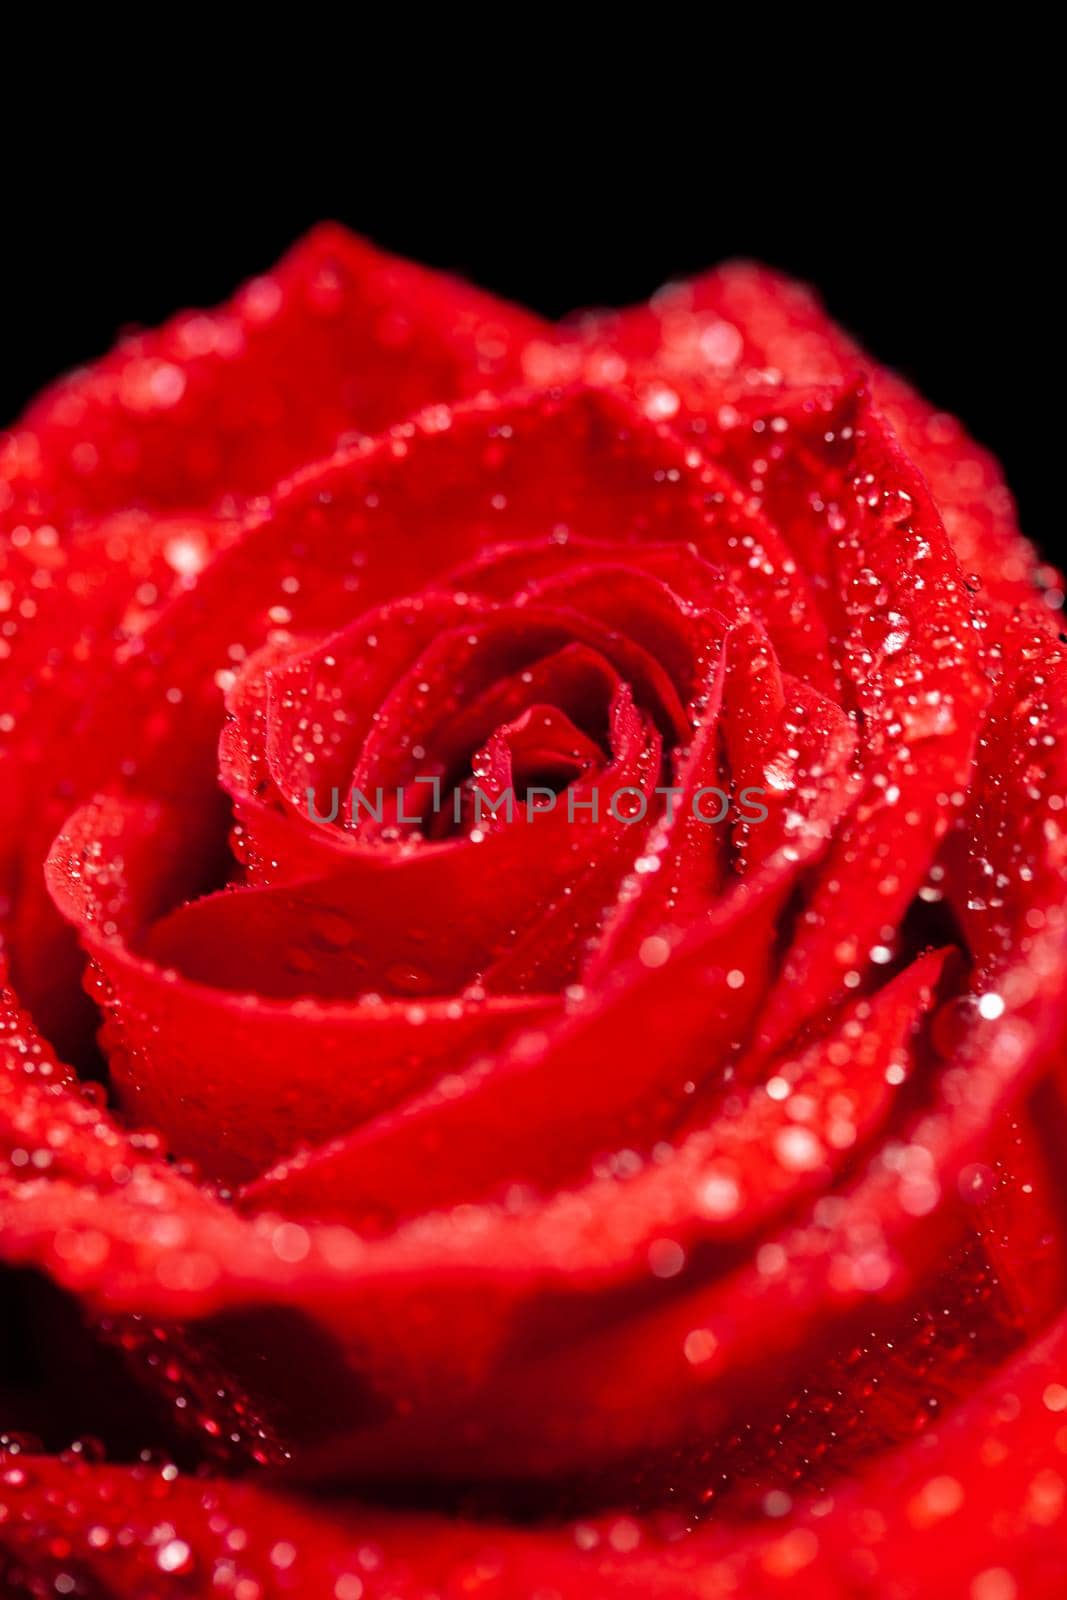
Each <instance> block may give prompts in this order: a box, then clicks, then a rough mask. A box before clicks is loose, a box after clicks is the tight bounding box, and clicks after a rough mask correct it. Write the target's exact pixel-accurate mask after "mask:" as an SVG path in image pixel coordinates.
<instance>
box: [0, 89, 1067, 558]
mask: <svg viewBox="0 0 1067 1600" xmlns="http://www.w3.org/2000/svg"><path fill="white" fill-rule="evenodd" d="M899 87H900V89H901V91H902V93H903V94H904V100H905V101H907V99H908V95H909V94H910V93H912V92H913V93H914V95H915V96H916V97H919V96H921V93H922V90H921V88H920V87H915V88H914V90H913V86H912V85H910V83H901V84H900V85H899ZM984 94H985V88H984V87H983V88H982V92H981V94H979V95H978V96H977V97H976V98H975V100H974V102H973V103H972V104H971V105H970V108H969V110H967V109H966V108H965V111H964V114H962V115H960V114H957V113H956V112H955V111H954V112H953V115H952V116H951V117H950V118H948V119H947V120H946V121H945V122H944V123H942V124H939V125H937V126H934V125H933V123H932V122H930V121H929V120H928V118H927V115H926V112H927V108H925V107H921V108H920V109H921V111H922V116H921V117H920V118H919V120H918V121H916V118H915V108H914V107H913V106H910V105H904V104H903V103H902V104H901V105H900V106H898V107H897V108H896V114H897V115H898V116H899V117H900V118H901V120H902V123H903V124H906V125H907V126H910V127H911V130H912V135H913V137H912V139H911V141H910V143H908V142H906V141H905V140H904V139H903V138H902V137H900V136H899V132H898V129H897V128H896V127H895V126H893V127H891V129H890V133H889V137H888V138H883V139H882V141H881V143H880V144H879V145H878V146H877V147H876V146H875V145H874V144H873V143H872V139H871V133H870V129H868V128H865V127H863V126H861V125H853V124H852V123H851V122H849V121H848V120H847V119H846V120H845V121H844V122H838V123H835V125H834V127H833V129H832V130H831V131H827V129H825V128H824V127H823V126H822V124H821V123H818V124H817V125H815V126H811V125H809V124H807V123H805V121H804V117H803V115H801V116H800V117H799V119H798V120H797V122H796V123H795V125H791V126H787V127H784V128H783V127H782V126H778V127H776V128H775V129H773V130H772V129H769V128H766V127H764V128H761V127H760V125H759V118H758V117H755V118H750V119H749V121H748V122H747V123H743V124H740V125H739V124H738V122H737V120H736V112H734V111H733V110H732V111H731V113H730V116H729V117H727V118H724V119H720V120H719V121H716V120H715V119H714V118H711V119H710V120H709V121H707V123H706V124H704V123H702V124H701V137H700V139H699V141H697V140H694V139H693V138H692V137H689V138H687V140H686V143H685V159H684V160H681V159H679V154H680V152H679V148H678V144H677V141H674V140H672V138H671V130H670V127H669V125H668V126H667V130H666V135H665V138H664V139H663V140H661V141H657V140H656V139H649V138H647V137H644V135H643V131H642V129H641V128H640V127H638V128H637V129H636V131H635V130H631V133H633V138H632V140H631V142H629V143H628V142H627V141H626V139H618V138H616V132H617V130H616V129H614V128H611V129H604V130H601V131H600V132H597V131H596V130H595V128H594V131H593V133H592V134H591V135H589V134H588V133H587V134H586V135H585V136H584V137H583V138H582V139H581V140H578V139H575V140H574V141H573V142H566V141H565V142H564V145H563V146H562V148H557V149H555V150H553V151H552V152H551V153H550V154H547V155H542V154H539V155H535V156H532V157H531V156H530V155H529V154H527V155H526V156H525V157H523V158H519V157H517V156H516V155H515V153H514V151H513V150H512V148H511V146H510V137H511V135H510V132H508V133H503V134H502V133H501V130H500V129H499V128H494V126H493V125H492V120H491V118H488V119H487V126H486V129H485V130H483V131H482V133H480V134H475V136H474V137H473V138H466V139H464V140H463V141H462V143H461V144H460V143H457V142H456V140H455V139H454V138H453V136H452V135H451V134H450V133H449V131H448V127H447V124H446V123H445V122H441V123H440V124H438V125H436V126H435V127H433V128H431V130H430V131H429V132H428V133H427V132H426V131H421V132H420V135H419V141H418V143H417V144H416V145H414V146H411V147H409V148H408V149H407V150H406V151H405V154H404V156H403V157H402V158H398V157H397V155H396V152H395V150H393V149H392V147H391V146H390V147H389V148H388V150H387V140H386V135H385V134H383V133H382V132H381V130H379V133H378V137H377V143H374V144H371V145H368V144H367V141H366V136H365V134H363V133H362V131H361V130H360V129H357V128H356V127H355V126H352V127H344V126H343V125H342V128H341V130H340V131H338V128H337V126H336V124H335V125H334V126H333V127H331V129H330V130H329V132H325V133H323V135H322V138H321V139H320V140H319V141H318V142H317V143H316V144H314V145H313V146H312V149H311V152H310V153H309V152H308V151H307V150H305V149H304V148H303V147H301V149H300V151H299V153H297V154H294V151H293V149H291V148H290V147H289V145H288V142H287V139H286V138H285V137H284V135H283V137H282V139H281V141H280V143H275V144H274V145H272V146H271V147H270V148H267V147H265V146H264V145H263V144H262V143H261V142H260V140H259V135H258V133H257V134H256V136H255V137H251V136H245V137H243V138H240V137H239V138H238V139H237V140H236V141H235V142H231V143H222V144H216V145H212V146H209V147H207V148H205V149H202V150H199V151H196V152H194V153H190V152H189V151H188V150H182V151H180V152H175V151H171V152H168V153H167V154H166V155H161V154H160V153H159V152H158V151H152V152H151V157H150V160H148V162H147V164H146V155H145V152H144V151H143V150H142V149H141V148H140V144H139V134H138V131H137V130H136V129H135V130H134V131H133V132H131V134H130V135H129V137H127V138H125V139H120V140H119V141H118V142H117V143H114V142H113V143H111V144H109V145H108V147H107V149H106V150H103V151H101V150H98V149H96V148H93V149H92V151H91V154H88V153H87V154H84V155H83V154H82V152H80V150H79V152H78V158H77V159H75V158H74V157H72V155H71V153H70V151H69V149H68V151H67V153H66V154H65V155H64V157H63V158H62V159H61V160H59V161H58V162H56V161H51V160H49V159H48V158H45V159H44V161H43V162H42V163H41V164H39V165H37V166H35V167H32V168H31V169H30V170H29V172H28V174H27V173H26V172H25V171H24V170H22V169H19V170H16V171H15V172H14V173H13V174H12V175H11V176H12V177H13V179H14V181H15V193H14V195H13V196H12V195H11V191H10V189H9V190H8V196H9V197H8V200H7V202H6V208H5V216H6V219H7V224H8V227H9V234H10V237H9V241H8V242H7V243H6V245H5V247H4V249H3V250H2V251H0V316H2V319H3V324H4V344H3V362H2V370H0V425H3V424H4V423H6V422H8V421H10V420H13V419H14V418H15V417H16V416H17V414H18V412H19V410H20V409H21V407H22V406H23V405H24V404H25V402H26V401H27V399H28V398H29V397H30V396H31V395H32V394H33V392H34V391H35V390H36V389H37V388H39V387H40V386H41V385H42V384H43V383H45V382H46V381H48V379H50V378H51V377H53V376H54V375H56V374H57V373H58V372H60V371H62V370H64V369H66V368H69V367H71V366H73V365H76V364H78V363H80V362H82V361H84V360H86V359H88V358H91V357H92V356H94V355H97V354H99V353H100V352H101V351H103V350H104V349H106V348H107V346H108V345H109V344H110V343H111V341H112V340H113V339H114V337H115V334H116V332H117V331H118V330H119V329H120V328H121V327H123V326H128V325H135V324H152V323H155V322H157V321H159V320H160V319H161V318H163V317H165V316H166V315H167V314H168V313H169V312H171V311H173V310H176V309H178V308H179V307H182V306H187V305H210V304H212V303H214V302H216V301H218V300H220V299H222V298H224V297H225V296H226V295H227V294H228V293H229V292H230V291H231V289H232V288H233V287H234V286H235V285H236V284H237V283H238V282H239V281H240V280H241V279H242V278H245V277H247V276H249V275H251V274H254V273H256V272H258V271H260V270H262V269H263V268H265V267H266V266H268V265H269V264H270V263H271V262H272V261H273V260H274V259H276V258H277V256H278V255H279V254H280V253H281V252H282V251H283V250H284V249H285V247H286V246H287V245H288V244H289V243H290V242H291V241H292V240H293V239H294V238H295V237H296V236H297V235H298V234H299V233H300V232H301V231H302V230H303V229H305V228H306V227H307V226H309V225H310V224H311V223H312V222H313V221H315V220H316V219H318V218H321V217H324V216H332V217H335V218H337V219H339V220H341V221H344V222H346V223H348V224H349V225H350V226H352V227H354V228H356V229H357V230H359V231H362V232H365V233H367V234H369V235H370V236H371V237H372V238H373V239H375V240H376V241H378V242H379V243H380V244H382V245H384V246H386V247H388V248H391V249H393V250H396V251H399V252H401V253H403V254H407V255H410V256H413V257H416V258H418V259H420V260H422V261H424V262H428V263H431V264H433V265H436V266H441V267H447V268H451V269H454V270H457V271H459V272H461V273H463V274H465V275H466V276H468V277H469V278H471V279H473V280H475V281H477V282H478V283H480V284H482V285H484V286H486V287H488V288H491V289H494V290H496V291H498V292H499V293H501V294H503V295H506V296H509V297H511V298H513V299H516V300H520V301H524V302H526V303H527V304H529V305H530V306H532V307H534V308H536V309H537V310H539V311H541V312H544V313H547V314H550V315H560V314H562V313H564V312H566V311H568V310H572V309H574V308H576V307H579V306H582V305H588V304H601V305H609V304H619V303H624V302H627V301H632V300H635V299H638V298H641V297H643V296H645V295H647V294H648V293H649V292H650V291H651V290H653V289H654V288H656V287H657V285H658V284H660V283H661V282H663V281H664V280H665V279H667V278H671V277H676V276H679V275H681V274H684V273H687V272H694V271H699V270H700V269H702V268H704V267H706V266H709V265H711V264H712V263H714V262H715V261H718V260H721V259H722V258H724V257H727V256H732V255H749V256H755V257H759V258H762V259H764V260H766V261H768V262H770V263H772V264H773V265H775V266H778V267H781V268H784V269H786V270H788V271H790V272H792V273H794V274H796V275H798V276H800V277H802V278H805V279H807V280H808V281H810V282H811V283H813V284H815V285H816V286H817V287H818V288H819V290H820V291H821V293H822V295H823V297H824V299H825V300H826V302H827V303H828V305H829V307H830V309H831V310H832V312H833V313H834V314H835V316H836V317H837V318H838V319H839V320H840V321H841V322H842V323H844V324H845V325H846V326H847V327H848V328H850V329H851V330H852V331H853V332H854V333H856V334H857V335H858V336H859V337H860V338H861V339H862V341H863V342H864V343H865V344H866V345H867V347H868V348H869V349H870V350H871V351H872V352H873V353H875V354H876V355H877V356H878V357H879V358H880V359H881V360H883V361H884V362H886V363H888V364H891V365H895V366H896V367H898V368H899V369H900V370H902V371H903V372H904V373H906V374H907V375H908V376H909V377H910V378H911V379H912V380H913V381H914V382H915V383H917V384H918V385H919V387H920V388H922V389H923V391H924V392H925V393H926V394H927V395H928V396H929V397H930V398H931V399H932V400H933V401H935V402H936V403H937V404H938V405H941V406H943V407H945V408H946V409H948V410H952V411H954V412H956V413H957V414H958V415H960V416H961V417H962V418H963V419H964V421H965V422H966V424H967V425H968V427H969V428H970V430H971V431H972V433H974V434H975V435H976V436H977V437H978V438H979V439H980V440H982V441H983V442H984V443H986V444H988V445H989V446H990V447H991V448H992V449H993V450H995V451H996V452H997V454H998V455H999V456H1000V457H1001V459H1002V461H1003V462H1004V464H1005V467H1006V469H1007V473H1008V476H1009V480H1010V482H1011V484H1012V487H1013V488H1014V490H1015V492H1016V494H1017V496H1018V499H1019V501H1020V506H1021V511H1022V516H1023V522H1024V526H1025V528H1026V530H1027V531H1028V532H1029V533H1030V535H1031V537H1033V538H1034V539H1035V540H1036V541H1038V542H1039V543H1040V544H1041V545H1042V546H1043V547H1044V548H1045V550H1046V551H1047V552H1048V553H1049V554H1050V555H1053V556H1057V555H1058V554H1059V550H1058V548H1057V538H1058V526H1059V522H1060V512H1059V502H1060V500H1061V498H1062V494H1061V492H1060V489H1059V480H1060V478H1061V476H1062V472H1061V459H1062V452H1061V449H1060V446H1059V443H1058V438H1057V435H1058V431H1059V430H1058V420H1057V419H1058V405H1059V401H1058V398H1057V387H1058V385H1057V380H1056V378H1055V373H1056V371H1057V370H1058V368H1059V367H1061V366H1062V354H1063V352H1062V316H1061V312H1060V298H1061V289H1060V282H1059V279H1060V276H1061V273H1060V257H1061V254H1062V250H1061V247H1060V246H1059V244H1058V243H1057V242H1056V241H1057V237H1058V230H1059V222H1058V220H1057V214H1056V204H1055V193H1056V192H1057V188H1058V185H1059V183H1060V182H1061V181H1062V178H1061V175H1059V174H1058V172H1057V168H1056V166H1055V163H1054V162H1053V160H1052V159H1051V157H1050V156H1049V154H1048V149H1049V145H1048V140H1047V138H1046V137H1045V135H1044V134H1043V133H1042V132H1040V131H1035V130H1034V129H1033V128H1032V127H1021V126H1020V125H1019V123H1018V121H1017V120H1014V118H1015V114H1014V113H1012V115H1011V117H1008V118H1005V117H1004V116H1002V117H1001V118H1000V119H997V118H991V116H990V114H989V104H988V102H987V100H986V99H985V98H983V95H984ZM638 109H640V108H638ZM905 112H906V113H907V114H906V115H905ZM1007 122H1011V132H1010V135H1009V133H1008V131H1007V126H1006V124H1007ZM900 131H902V130H900ZM327 150H329V151H330V152H331V155H332V159H331V160H330V161H327V160H325V159H324V152H325V151H327ZM412 150H414V151H415V154H414V156H412V154H411V151H412ZM386 156H388V158H387V159H386ZM20 172H21V187H20V183H19V179H20Z"/></svg>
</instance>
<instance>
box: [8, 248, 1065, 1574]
mask: <svg viewBox="0 0 1067 1600" xmlns="http://www.w3.org/2000/svg"><path fill="white" fill-rule="evenodd" d="M1060 593H1061V591H1060V590H1059V589H1058V588H1057V587H1056V586H1055V582H1054V574H1051V573H1050V571H1049V570H1048V569H1047V568H1044V567H1042V566H1041V564H1040V563H1039V561H1038V559H1037V557H1036V556H1035V555H1034V552H1033V551H1032V549H1031V548H1030V546H1029V545H1028V544H1027V543H1026V542H1025V540H1024V539H1023V538H1022V537H1021V535H1020V534H1019V532H1018V529H1017V528H1016V526H1015V522H1014V516H1013V511H1012V504H1011V500H1010V497H1009V495H1008V493H1007V491H1006V489H1005V488H1004V486H1003V484H1002V482H1001V480H1000V477H999V474H998V470H997V468H996V466H995V464H994V463H993V462H992V461H991V460H990V458H989V457H987V456H986V455H985V453H984V452H982V451H981V450H979V449H978V447H977V446H975V445H973V444H972V443H971V442H970V441H969V440H968V439H967V437H966V435H965V434H964V433H963V430H962V429H961V427H960V425H959V424H958V423H957V422H955V421H954V419H951V418H949V417H946V416H944V415H943V414H941V413H939V412H937V411H936V410H935V409H934V408H933V407H931V406H929V405H927V403H926V402H925V401H924V400H922V399H921V398H920V397H919V396H917V395H916V394H914V393H913V392H912V391H911V390H910V389H909V388H908V387H907V386H906V385H905V384H904V383H903V382H902V381H901V380H899V379H898V378H896V377H895V376H894V375H892V374H891V373H887V372H885V371H883V370H881V369H880V368H878V367H876V366H874V365H873V364H872V363H871V362H870V361H868V360H867V358H866V357H864V356H863V355H862V353H861V352H860V351H859V350H858V349H857V348H856V346H855V345H854V344H853V343H852V341H851V340H850V339H849V338H848V337H847V336H846V335H845V334H843V333H842V332H841V331H840V330H838V329H837V328H835V327H834V326H833V324H832V323H830V322H829V321H828V320H827V319H826V317H825V316H824V314H823V313H822V311H821V309H820V308H819V306H818V304H817V303H816V301H815V300H814V299H813V298H812V296H811V295H810V294H809V292H808V291H807V290H805V289H802V288H800V287H798V286H796V285H794V284H791V283H788V282H786V281H785V280H783V279H780V278H778V277H777V276H775V275H774V274H772V273H770V272H768V271H766V270H765V269H763V268H761V267H756V266H751V265H747V264H731V265H727V266H725V267H721V268H718V269H716V270H715V271H713V272H711V273H709V274H707V275H706V276H704V277H702V278H699V279H696V280H695V281H694V282H692V283H690V284H681V285H672V286H668V287H667V288H666V289H664V290H663V291H661V292H660V293H659V294H657V295H656V296H655V297H654V299H653V301H652V302H651V303H650V304H649V305H648V306H646V307H639V308H635V309H632V310H629V311H624V312H611V313H598V314H597V315H595V316H585V317H577V318H574V319H571V320H569V321H568V322H566V323H564V324H563V325H561V326H559V327H553V326H550V325H548V324H545V323H543V322H542V321H540V320H539V319H538V318H536V317H534V316H532V315H529V314H527V313H526V312H523V311H521V310H518V309H516V308H513V307H510V306H507V305H504V304H501V303H499V302H497V301H495V300H493V299H492V298H491V297H490V296H487V295H485V294H483V293H481V292H480V291H477V290H475V289H472V288H469V287H466V286H464V285H462V284H460V283H458V282H455V281H453V280H451V279H449V278H446V277H443V276H441V275H438V274H435V273H431V272H428V271H424V270H423V269H421V268H419V267H417V266H414V265H411V264H409V263H406V262H400V261H396V260H394V259H392V258H389V257H387V256H384V255H383V254H381V253H380V252H378V251H377V250H376V249H374V248H373V247H372V246H370V245H369V244H367V243H365V242H363V241H361V240H358V239H356V238H354V237H353V236H351V235H349V234H348V233H346V232H345V231H344V230H343V229H340V228H337V227H334V226H332V225H330V226H323V227H320V228H318V229H316V230H315V231H314V232H313V233H312V234H311V235H309V236H308V238H307V239H305V240H303V241H301V242H300V243H298V244H297V245H296V246H295V247H294V248H293V250H292V251H291V252H290V253H289V255H288V256H287V257H286V258H285V259H284V260H283V261H282V262H281V263H280V264H279V265H278V266H277V267H276V268H275V269H273V270H272V271H271V272H270V273H268V274H266V275H264V276H262V277H260V278H258V279H255V280H253V281H252V282H251V283H249V284H247V285H246V286H245V287H244V288H243V289H242V290H240V291H239V292H238V293H237V295H236V296H235V297H234V299H233V300H232V301H231V302H230V303H229V304H228V305H226V306H224V307H222V308H220V309H219V310H217V311H214V312H211V313H191V312H190V313H183V314H182V315H180V316H178V317H176V318H175V319H173V320H172V322H170V323H169V324H167V325H166V326H165V327H164V328H162V329H161V330H159V331H158V332H155V333H145V334H137V335H132V336H130V337H128V338H126V339H125V340H124V341H123V342H122V343H121V344H120V345H119V346H118V347H117V348H116V349H115V350H114V351H113V352H112V353H111V354H110V355H108V356H107V357H105V358H104V359H103V360H102V361H100V362H99V363H97V364H96V365H94V366H92V367H91V368H89V369H87V370H85V371H83V372H80V373H76V374H74V375H72V376H71V377H69V378H67V379H64V380H62V381H61V382H60V383H58V384H57V385H55V386H54V387H53V388H52V389H51V390H49V391H48V392H46V393H45V394H44V395H43V396H42V397H41V398H40V399H39V400H38V401H37V402H35V404H34V405H33V406H31V408H30V409H29V411H28V412H27V414H26V416H25V418H24V419H23V420H22V421H21V422H20V423H18V424H17V425H16V426H15V427H14V428H13V429H12V430H11V431H10V432H9V433H8V434H6V435H0V739H2V741H3V742H2V747H0V775H2V777H3V782H2V783H0V795H2V804H3V821H4V822H5V824H6V826H5V827H4V829H3V846H2V849H0V910H2V915H3V929H2V931H3V949H4V962H5V968H4V975H5V979H6V981H7V982H8V984H9V987H6V988H5V989H4V991H3V995H2V999H0V1261H2V1262H3V1265H2V1267H0V1275H2V1277H0V1281H2V1282H3V1285H4V1290H5V1296H6V1298H5V1303H4V1314H3V1315H4V1322H3V1331H2V1334H0V1583H2V1584H3V1585H4V1593H5V1594H7V1593H10V1594H11V1595H12V1596H13V1600H18V1597H22V1596H41V1595H55V1594H60V1595H67V1594H70V1595H84V1596H89V1597H94V1600H95V1597H97V1596H112V1595H114V1596H116V1597H126V1596H129V1597H141V1596H156V1595H161V1596H162V1595H170V1594H171V1593H173V1594H175V1595H186V1596H194V1595H195V1596H205V1597H206V1596H209V1595H211V1596H215V1595H228V1596H232V1597H233V1600H268V1597H272V1596H285V1595H290V1596H307V1597H309V1600H319V1597H323V1600H364V1597H367V1600H371V1597H375V1596H377V1597H380V1600H387V1597H388V1600H401V1597H403V1600H407V1597H411V1600H416V1597H419V1600H431V1597H433V1600H443V1597H449V1600H452V1597H456V1600H458V1597H459V1596H464V1595H485V1596H486V1597H487V1600H489V1597H499V1600H534V1597H537V1600H550V1597H551V1600H599V1597H600V1596H604V1597H607V1596H615V1595H633V1596H635V1597H637V1596H642V1597H643V1596H663V1597H673V1596H678V1597H681V1596H699V1597H701V1600H718V1597H720V1596H721V1597H723V1600H726V1597H728V1596H730V1597H738V1596H745V1597H748V1596H753V1597H757V1596H775V1595H779V1594H783V1595H784V1594H792V1595H796V1596H804V1597H806V1596H816V1595H818V1596H824V1595H825V1596H828V1597H830V1600H834V1597H838V1596H840V1597H842V1600H844V1597H846V1596H850V1597H851V1596H855V1597H860V1596H864V1597H876V1600H905V1597H912V1600H927V1597H929V1600H934V1597H937V1600H943V1597H952V1596H959V1597H961V1600H1030V1597H1037V1600H1042V1597H1045V1596H1048V1597H1050V1600H1051V1597H1053V1596H1058V1595H1059V1594H1060V1593H1061V1592H1062V1574H1063V1571H1064V1564H1065V1561H1067V1533H1065V1528H1067V1523H1065V1520H1064V1519H1065V1504H1067V1421H1065V1420H1063V1419H1062V1418H1061V1413H1065V1412H1067V1333H1065V1322H1064V1318H1065V1315H1067V1248H1065V1239H1067V1235H1065V1226H1067V1218H1065V1216H1064V1210H1065V1198H1067V1197H1065V1193H1064V1184H1063V1159H1064V1150H1065V1138H1067V1107H1065V1104H1064V1084H1065V1080H1064V1077H1063V1071H1062V1050H1063V1044H1064V1033H1065V1024H1067V1005H1065V1001H1064V993H1065V982H1067V917H1065V911H1064V903H1065V884H1067V834H1065V823H1064V816H1065V811H1067V755H1065V743H1064V741H1065V738H1067V725H1065V724H1067V710H1065V695H1064V688H1065V681H1067V679H1065V673H1067V653H1065V651H1067V646H1065V645H1064V643H1063V638H1062V636H1061V634H1060V632H1059V622H1058V618H1057V616H1056V613H1055V602H1056V601H1057V597H1058V595H1059V594H1060ZM1049 602H1052V603H1049Z"/></svg>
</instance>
